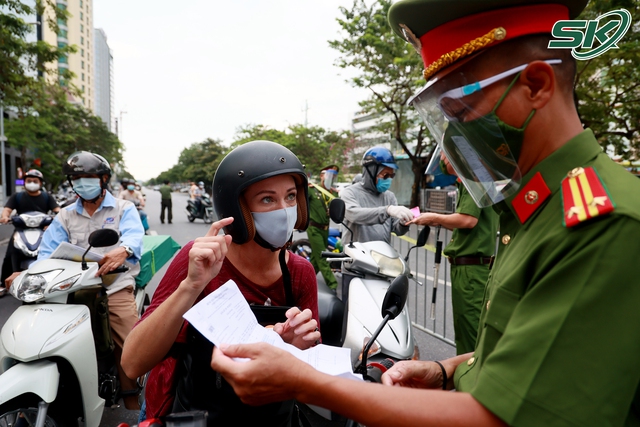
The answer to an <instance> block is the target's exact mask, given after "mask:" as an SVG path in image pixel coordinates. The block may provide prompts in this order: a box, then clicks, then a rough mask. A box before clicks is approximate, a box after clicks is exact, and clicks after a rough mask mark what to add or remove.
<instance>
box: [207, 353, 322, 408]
mask: <svg viewBox="0 0 640 427" xmlns="http://www.w3.org/2000/svg"><path fill="white" fill-rule="evenodd" d="M235 357H240V358H246V359H249V360H248V361H242V362H239V361H235V360H233V358H235ZM211 367H212V368H213V369H214V370H215V371H217V372H220V373H221V374H222V376H223V377H224V378H225V379H226V380H227V381H228V382H229V384H231V386H232V387H233V389H234V390H235V392H236V394H237V395H238V397H239V398H240V400H242V401H243V402H244V403H248V404H250V405H264V404H266V403H271V402H282V401H284V400H289V399H293V398H295V397H296V396H297V392H299V391H301V390H303V389H304V388H305V381H306V380H307V379H309V378H312V377H314V376H315V375H321V374H319V373H318V371H316V370H315V369H314V368H313V367H312V366H311V365H309V364H308V363H305V362H303V361H301V360H299V359H297V358H296V357H295V356H293V355H292V354H290V353H287V352H286V351H284V350H281V349H279V348H276V347H274V346H272V345H269V344H267V343H257V344H235V345H229V346H225V345H222V346H221V347H217V346H216V347H214V349H213V356H212V359H211Z"/></svg>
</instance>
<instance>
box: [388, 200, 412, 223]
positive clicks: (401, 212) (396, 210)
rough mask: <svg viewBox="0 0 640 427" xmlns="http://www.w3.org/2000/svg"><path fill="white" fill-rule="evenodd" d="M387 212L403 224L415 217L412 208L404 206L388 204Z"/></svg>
mask: <svg viewBox="0 0 640 427" xmlns="http://www.w3.org/2000/svg"><path fill="white" fill-rule="evenodd" d="M387 213H388V214H389V216H392V217H394V218H398V219H399V220H400V221H402V223H403V224H404V223H407V222H409V221H411V220H412V219H413V212H411V209H409V208H405V207H404V206H395V205H389V206H387Z"/></svg>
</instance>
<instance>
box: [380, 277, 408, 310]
mask: <svg viewBox="0 0 640 427" xmlns="http://www.w3.org/2000/svg"><path fill="white" fill-rule="evenodd" d="M408 293H409V279H408V278H407V276H404V275H403V276H398V277H396V278H395V279H393V282H391V286H389V288H388V289H387V293H386V294H385V295H384V300H383V301H382V317H385V316H386V315H389V318H390V319H395V318H396V316H397V315H398V314H400V312H401V311H402V309H403V308H404V305H405V303H406V302H407V294H408Z"/></svg>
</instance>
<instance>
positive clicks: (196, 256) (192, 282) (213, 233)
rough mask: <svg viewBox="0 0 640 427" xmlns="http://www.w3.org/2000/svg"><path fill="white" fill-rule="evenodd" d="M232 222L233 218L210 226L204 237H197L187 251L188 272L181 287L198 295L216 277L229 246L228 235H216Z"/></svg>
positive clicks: (229, 238)
mask: <svg viewBox="0 0 640 427" xmlns="http://www.w3.org/2000/svg"><path fill="white" fill-rule="evenodd" d="M232 222H233V217H229V218H224V219H221V220H220V221H216V222H214V223H213V224H211V227H210V228H209V231H208V232H207V234H206V235H205V236H204V237H198V238H197V239H196V240H195V241H194V243H193V246H192V247H191V250H189V272H188V274H187V278H186V279H184V280H183V281H182V283H181V286H183V287H185V288H188V289H190V290H193V291H194V292H197V293H200V292H202V290H203V289H204V288H205V286H207V284H208V283H209V282H210V281H211V280H212V279H213V278H214V277H216V276H217V275H218V273H219V272H220V269H221V268H222V262H223V261H224V258H225V257H226V256H227V250H228V249H229V245H230V244H231V239H232V238H231V236H230V235H224V234H222V235H218V233H219V232H220V230H222V228H224V227H226V226H227V225H229V224H231V223H232Z"/></svg>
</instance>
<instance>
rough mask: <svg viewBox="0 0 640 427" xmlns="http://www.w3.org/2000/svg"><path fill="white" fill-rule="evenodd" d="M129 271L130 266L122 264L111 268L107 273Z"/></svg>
mask: <svg viewBox="0 0 640 427" xmlns="http://www.w3.org/2000/svg"><path fill="white" fill-rule="evenodd" d="M127 271H129V267H127V266H126V265H121V266H120V267H118V268H114V269H113V270H111V271H110V272H108V273H107V274H118V273H126V272H127Z"/></svg>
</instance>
